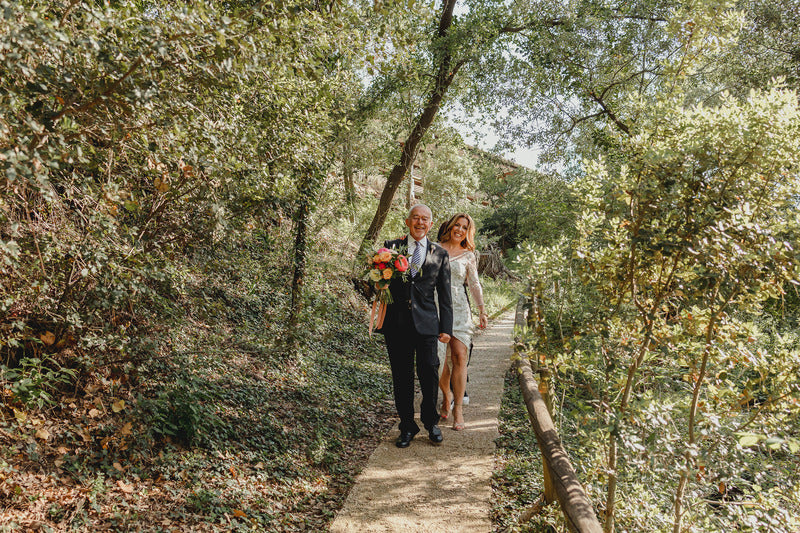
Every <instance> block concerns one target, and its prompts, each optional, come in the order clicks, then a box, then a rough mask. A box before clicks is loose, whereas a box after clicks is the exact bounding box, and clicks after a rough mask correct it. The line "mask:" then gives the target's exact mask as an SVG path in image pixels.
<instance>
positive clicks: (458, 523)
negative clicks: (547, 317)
mask: <svg viewBox="0 0 800 533" xmlns="http://www.w3.org/2000/svg"><path fill="white" fill-rule="evenodd" d="M513 329H514V312H513V311H512V312H510V313H508V314H506V315H504V316H502V317H501V318H499V319H497V320H496V321H494V322H493V324H492V325H491V327H489V328H488V329H487V330H486V331H484V332H483V333H482V334H479V335H476V337H475V338H474V339H473V343H474V348H473V350H472V361H471V362H470V366H469V383H468V385H467V392H468V393H469V397H470V404H469V405H468V406H465V407H464V419H465V421H466V429H465V430H463V431H453V430H452V429H451V428H450V425H446V424H441V425H440V426H439V427H441V428H442V433H443V435H444V442H443V443H442V445H441V446H432V445H431V443H430V441H429V440H428V435H427V432H426V431H424V429H423V430H422V431H420V433H418V434H417V436H416V437H415V438H414V440H413V441H412V442H411V446H410V447H409V448H406V449H399V448H397V447H395V445H394V441H395V439H396V438H397V435H398V434H399V430H398V428H397V424H395V425H394V427H393V428H392V430H391V431H390V432H389V433H388V434H387V435H385V436H384V438H383V440H382V441H381V442H380V444H379V445H378V448H377V449H376V450H375V451H374V452H373V454H372V456H371V457H370V459H369V462H368V463H367V465H366V467H365V468H364V471H363V472H361V474H359V476H358V478H357V479H356V483H355V485H354V486H353V488H352V489H351V491H350V494H348V496H347V500H346V502H345V505H344V507H343V508H342V510H341V511H340V512H339V514H338V515H337V517H336V519H335V520H334V522H333V524H332V525H331V529H330V531H331V532H332V533H343V532H352V533H355V532H362V531H376V532H377V531H384V532H392V533H394V532H396V531H403V532H425V533H430V532H438V531H447V532H448V533H450V532H470V533H471V532H483V531H486V532H488V531H491V526H492V524H491V520H490V519H489V508H490V498H491V495H492V489H491V483H490V481H491V475H492V468H493V467H494V449H495V444H494V441H495V439H496V438H497V436H498V432H497V415H498V413H499V411H500V400H501V397H502V394H503V375H504V374H505V371H506V369H507V368H508V366H509V365H510V360H511V353H512V337H513ZM417 400H418V403H417V406H419V398H418V399H417ZM417 416H419V412H417ZM418 423H419V422H418ZM451 423H452V422H451ZM419 425H420V428H422V424H421V423H419Z"/></svg>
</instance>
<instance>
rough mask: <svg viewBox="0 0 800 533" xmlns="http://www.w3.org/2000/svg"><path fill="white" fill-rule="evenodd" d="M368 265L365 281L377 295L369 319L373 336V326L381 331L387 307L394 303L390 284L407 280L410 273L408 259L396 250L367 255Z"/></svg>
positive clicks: (379, 250) (384, 249) (387, 249)
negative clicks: (398, 279) (401, 279)
mask: <svg viewBox="0 0 800 533" xmlns="http://www.w3.org/2000/svg"><path fill="white" fill-rule="evenodd" d="M366 263H367V269H366V273H365V274H364V279H366V280H367V281H368V282H369V283H370V285H371V286H372V288H373V290H374V292H375V295H376V296H375V300H374V301H373V302H372V313H371V315H370V319H369V332H370V335H371V334H372V329H373V324H374V326H375V328H376V329H380V327H381V326H383V319H384V317H385V316H386V306H387V305H389V304H390V303H392V301H393V300H392V293H391V291H389V283H391V281H392V279H394V278H403V279H405V277H406V276H407V274H406V272H407V271H408V258H407V257H406V256H405V254H403V253H401V251H400V250H397V249H395V248H378V249H377V250H375V251H373V252H371V253H369V254H368V255H367V261H366ZM376 317H377V321H376Z"/></svg>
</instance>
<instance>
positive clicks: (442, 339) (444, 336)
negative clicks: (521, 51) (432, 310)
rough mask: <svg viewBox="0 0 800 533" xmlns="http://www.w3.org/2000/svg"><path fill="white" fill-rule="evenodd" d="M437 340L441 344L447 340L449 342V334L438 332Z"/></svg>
mask: <svg viewBox="0 0 800 533" xmlns="http://www.w3.org/2000/svg"><path fill="white" fill-rule="evenodd" d="M439 342H441V343H442V344H447V343H448V342H450V335H448V334H447V333H439Z"/></svg>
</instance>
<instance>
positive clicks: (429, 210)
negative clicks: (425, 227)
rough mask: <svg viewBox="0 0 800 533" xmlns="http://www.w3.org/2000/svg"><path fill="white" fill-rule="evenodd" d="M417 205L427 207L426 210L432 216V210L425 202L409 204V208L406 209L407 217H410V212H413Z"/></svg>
mask: <svg viewBox="0 0 800 533" xmlns="http://www.w3.org/2000/svg"><path fill="white" fill-rule="evenodd" d="M418 207H423V208H425V209H427V210H428V213H430V215H431V218H433V211H431V208H430V207H428V206H427V205H425V204H414V205H412V206H411V209H409V210H408V217H407V218H411V213H413V212H414V209H416V208H418Z"/></svg>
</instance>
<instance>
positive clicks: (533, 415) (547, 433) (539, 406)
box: [514, 306, 603, 533]
mask: <svg viewBox="0 0 800 533" xmlns="http://www.w3.org/2000/svg"><path fill="white" fill-rule="evenodd" d="M521 307H522V306H519V307H518V308H517V324H524V323H525V322H524V321H521V320H520V314H521V313H522V311H521ZM517 346H519V344H517ZM515 351H516V350H515ZM515 355H516V356H515V358H514V359H515V360H514V369H515V371H516V372H517V376H518V379H519V386H520V390H521V391H522V396H523V398H524V399H525V406H526V408H527V409H528V418H529V419H530V421H531V425H532V426H533V431H534V433H536V441H537V442H538V444H539V450H540V451H541V453H542V458H543V462H544V465H543V467H544V470H545V475H546V476H548V474H549V478H550V482H551V483H552V485H553V488H554V489H555V492H556V497H557V499H558V503H559V505H560V506H561V510H562V512H563V513H564V519H565V520H566V522H567V526H568V527H569V529H570V531H576V532H578V533H601V532H602V531H603V528H602V527H601V525H600V521H599V520H598V519H597V515H596V514H595V512H594V507H593V506H592V502H591V501H590V500H589V498H588V496H586V492H585V491H584V490H583V485H581V482H580V480H579V479H578V475H577V474H576V473H575V469H574V468H573V467H572V463H570V460H569V456H568V455H567V452H566V450H564V447H563V446H562V445H561V439H560V438H559V436H558V433H557V432H556V428H555V426H554V425H553V419H552V418H551V417H550V412H549V411H548V410H547V405H546V403H545V400H544V398H542V395H541V394H540V393H539V387H538V385H537V383H536V380H535V379H534V377H533V369H531V365H530V362H529V361H528V359H527V358H526V357H524V356H523V355H522V354H520V353H516V354H515Z"/></svg>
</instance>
